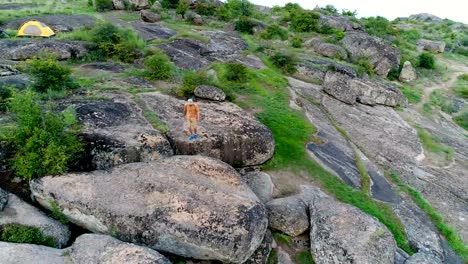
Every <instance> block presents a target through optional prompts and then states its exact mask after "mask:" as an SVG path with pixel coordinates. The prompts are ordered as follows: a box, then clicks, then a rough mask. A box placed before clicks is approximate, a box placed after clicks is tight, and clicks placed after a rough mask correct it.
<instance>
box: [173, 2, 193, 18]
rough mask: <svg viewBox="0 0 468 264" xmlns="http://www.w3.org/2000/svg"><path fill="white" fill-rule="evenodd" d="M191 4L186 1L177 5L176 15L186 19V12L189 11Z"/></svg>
mask: <svg viewBox="0 0 468 264" xmlns="http://www.w3.org/2000/svg"><path fill="white" fill-rule="evenodd" d="M189 7H190V4H189V2H188V1H186V0H180V1H179V3H178V4H177V9H176V14H178V15H181V16H182V18H184V17H185V12H187V10H188V9H189Z"/></svg>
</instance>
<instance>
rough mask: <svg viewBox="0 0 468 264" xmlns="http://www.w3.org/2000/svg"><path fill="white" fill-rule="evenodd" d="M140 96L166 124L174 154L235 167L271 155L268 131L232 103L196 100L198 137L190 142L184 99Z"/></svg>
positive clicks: (152, 95)
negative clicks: (194, 156) (213, 159)
mask: <svg viewBox="0 0 468 264" xmlns="http://www.w3.org/2000/svg"><path fill="white" fill-rule="evenodd" d="M141 99H142V100H144V101H145V102H146V104H147V105H148V107H149V108H150V109H151V110H153V111H154V113H155V114H156V116H158V118H159V119H160V120H161V121H162V122H164V123H166V124H167V126H168V129H169V131H168V133H167V136H168V137H169V138H170V140H171V142H172V143H173V146H174V147H175V150H176V153H177V154H183V155H195V154H201V155H205V156H210V157H213V158H217V159H220V160H222V161H224V162H226V163H229V164H231V165H232V166H236V167H243V166H250V165H258V164H262V163H264V162H265V161H267V160H268V159H270V158H271V157H272V155H273V151H274V148H275V142H274V139H273V135H272V134H271V131H270V130H269V129H268V128H267V127H266V126H264V125H263V124H261V123H260V122H259V121H257V120H256V119H255V118H254V117H253V116H251V115H250V114H248V113H247V112H245V111H244V110H242V109H241V108H239V107H238V106H236V105H235V104H233V103H228V102H223V103H202V102H200V103H198V105H199V108H200V115H201V118H200V121H199V124H198V134H199V136H200V138H199V139H198V140H196V141H192V142H190V141H189V140H188V137H189V134H188V132H187V131H186V130H185V129H184V128H185V127H186V124H185V122H186V121H185V119H184V118H183V107H184V103H185V102H184V101H182V100H178V99H175V98H172V97H170V96H167V95H163V94H160V93H144V94H141Z"/></svg>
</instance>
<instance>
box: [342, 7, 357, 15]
mask: <svg viewBox="0 0 468 264" xmlns="http://www.w3.org/2000/svg"><path fill="white" fill-rule="evenodd" d="M341 15H342V16H347V17H356V16H357V10H354V11H351V10H348V9H343V10H341Z"/></svg>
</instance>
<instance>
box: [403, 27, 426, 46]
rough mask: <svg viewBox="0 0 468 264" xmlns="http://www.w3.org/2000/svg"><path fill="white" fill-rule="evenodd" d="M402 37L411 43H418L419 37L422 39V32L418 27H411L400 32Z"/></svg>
mask: <svg viewBox="0 0 468 264" xmlns="http://www.w3.org/2000/svg"><path fill="white" fill-rule="evenodd" d="M400 37H401V38H403V39H404V40H406V41H408V42H410V43H413V44H414V43H416V41H417V40H418V39H420V38H421V37H422V36H421V33H419V30H417V29H410V30H404V31H402V32H401V33H400Z"/></svg>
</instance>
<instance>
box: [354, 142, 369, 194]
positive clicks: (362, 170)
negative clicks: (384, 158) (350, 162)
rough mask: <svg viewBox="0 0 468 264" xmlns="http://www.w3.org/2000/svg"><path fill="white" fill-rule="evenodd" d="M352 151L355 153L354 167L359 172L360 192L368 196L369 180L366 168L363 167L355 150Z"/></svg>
mask: <svg viewBox="0 0 468 264" xmlns="http://www.w3.org/2000/svg"><path fill="white" fill-rule="evenodd" d="M354 151H355V160H356V167H357V169H358V171H359V174H361V190H362V192H363V193H366V194H369V191H370V184H371V178H370V176H369V173H368V172H367V168H366V166H365V165H364V162H363V161H362V159H361V157H359V154H358V153H357V150H354Z"/></svg>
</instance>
